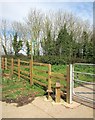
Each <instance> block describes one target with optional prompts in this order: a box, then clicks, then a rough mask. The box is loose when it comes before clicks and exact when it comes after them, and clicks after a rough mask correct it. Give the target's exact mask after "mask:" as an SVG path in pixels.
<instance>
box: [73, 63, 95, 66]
mask: <svg viewBox="0 0 95 120" xmlns="http://www.w3.org/2000/svg"><path fill="white" fill-rule="evenodd" d="M74 65H91V66H95V64H89V63H74Z"/></svg>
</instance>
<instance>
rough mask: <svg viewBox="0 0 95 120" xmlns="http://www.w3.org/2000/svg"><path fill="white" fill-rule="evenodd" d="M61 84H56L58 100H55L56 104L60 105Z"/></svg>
mask: <svg viewBox="0 0 95 120" xmlns="http://www.w3.org/2000/svg"><path fill="white" fill-rule="evenodd" d="M60 92H61V91H60V82H56V89H55V93H56V99H55V102H56V103H59V102H60V96H61V94H60Z"/></svg>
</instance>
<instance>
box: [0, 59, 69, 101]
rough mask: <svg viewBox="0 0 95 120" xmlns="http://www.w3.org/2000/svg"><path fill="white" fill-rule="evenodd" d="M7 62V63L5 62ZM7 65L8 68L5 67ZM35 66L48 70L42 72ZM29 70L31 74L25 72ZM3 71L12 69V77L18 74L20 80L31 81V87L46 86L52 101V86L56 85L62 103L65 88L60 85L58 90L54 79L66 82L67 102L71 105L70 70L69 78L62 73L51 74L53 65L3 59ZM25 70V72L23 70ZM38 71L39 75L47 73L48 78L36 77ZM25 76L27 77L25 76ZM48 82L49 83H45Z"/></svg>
mask: <svg viewBox="0 0 95 120" xmlns="http://www.w3.org/2000/svg"><path fill="white" fill-rule="evenodd" d="M5 61H6V62H5ZM5 63H6V66H7V67H5ZM33 65H34V66H45V67H47V70H40V69H38V68H35V67H33ZM24 68H26V69H29V74H28V72H27V71H25V69H24ZM2 69H10V70H11V73H10V74H11V75H13V74H16V75H17V76H18V79H20V78H21V77H23V78H25V79H28V80H30V85H33V84H35V83H37V84H39V85H41V86H44V87H46V88H47V92H48V99H49V100H50V99H51V93H52V92H53V91H52V84H53V85H55V87H54V88H55V89H56V91H57V93H56V99H57V100H56V101H58V102H59V101H60V100H59V99H60V98H59V97H60V90H61V88H64V85H63V84H60V87H58V88H57V86H56V82H54V81H52V78H54V79H57V81H59V82H60V80H63V81H66V84H67V88H66V92H67V94H66V96H67V97H66V99H67V100H66V101H67V102H68V103H70V75H69V68H68V70H67V76H64V74H61V73H54V72H51V64H44V63H38V62H33V61H32V60H30V61H23V60H20V59H18V60H17V59H13V58H11V59H7V58H6V60H5V59H4V58H2ZM23 69H24V70H23ZM35 71H37V72H39V73H45V74H47V77H45V76H42V75H39V74H38V75H36V74H35V73H34V72H35ZM24 74H25V75H24ZM37 78H38V79H42V80H45V81H43V82H41V81H39V80H37ZM44 82H47V83H44Z"/></svg>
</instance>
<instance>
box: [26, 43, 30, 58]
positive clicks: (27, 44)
mask: <svg viewBox="0 0 95 120" xmlns="http://www.w3.org/2000/svg"><path fill="white" fill-rule="evenodd" d="M26 47H27V49H26V51H27V52H26V54H27V56H29V55H30V45H29V42H28V41H27V42H26Z"/></svg>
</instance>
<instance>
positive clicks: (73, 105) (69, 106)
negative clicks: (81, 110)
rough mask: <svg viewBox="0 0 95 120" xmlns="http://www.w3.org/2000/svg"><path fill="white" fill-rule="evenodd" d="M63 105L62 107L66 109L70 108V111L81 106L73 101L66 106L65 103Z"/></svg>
mask: <svg viewBox="0 0 95 120" xmlns="http://www.w3.org/2000/svg"><path fill="white" fill-rule="evenodd" d="M63 105H64V106H65V107H66V108H71V109H73V108H76V107H79V106H80V105H81V104H80V103H77V102H75V101H73V102H72V103H71V104H68V103H67V102H64V104H63Z"/></svg>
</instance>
